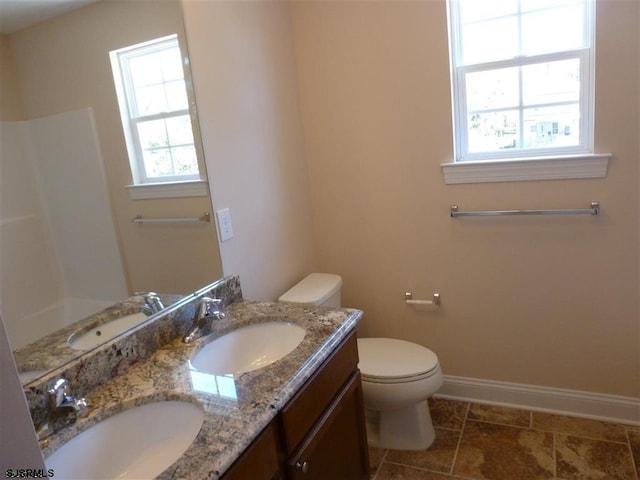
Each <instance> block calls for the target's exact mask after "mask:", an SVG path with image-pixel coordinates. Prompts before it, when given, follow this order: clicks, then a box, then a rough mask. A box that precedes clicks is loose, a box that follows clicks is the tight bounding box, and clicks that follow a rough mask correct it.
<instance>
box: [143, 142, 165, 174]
mask: <svg viewBox="0 0 640 480" xmlns="http://www.w3.org/2000/svg"><path fill="white" fill-rule="evenodd" d="M142 155H143V157H144V169H145V171H146V172H147V177H162V176H167V175H173V165H172V163H171V153H170V152H169V149H168V148H159V149H155V150H145V151H144V152H142Z"/></svg>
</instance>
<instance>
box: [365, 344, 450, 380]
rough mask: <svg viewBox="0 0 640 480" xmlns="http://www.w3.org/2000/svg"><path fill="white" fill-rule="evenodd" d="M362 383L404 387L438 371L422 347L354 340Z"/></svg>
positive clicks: (428, 351) (432, 359)
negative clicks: (391, 384)
mask: <svg viewBox="0 0 640 480" xmlns="http://www.w3.org/2000/svg"><path fill="white" fill-rule="evenodd" d="M358 353H359V357H360V363H359V364H358V368H360V372H361V374H362V380H363V381H365V382H372V383H407V382H414V381H419V380H423V379H425V378H428V377H430V376H432V375H435V374H436V373H437V372H438V371H439V365H438V357H437V356H436V354H435V353H433V352H432V351H431V350H429V349H428V348H426V347H423V346H422V345H417V344H415V343H412V342H407V341H405V340H398V339H394V338H358Z"/></svg>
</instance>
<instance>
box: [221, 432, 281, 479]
mask: <svg viewBox="0 0 640 480" xmlns="http://www.w3.org/2000/svg"><path fill="white" fill-rule="evenodd" d="M276 425H277V424H276V422H271V423H270V424H269V426H267V428H265V429H264V430H263V431H262V433H261V434H260V435H259V436H258V438H256V439H255V440H254V442H253V443H252V444H251V445H250V446H249V448H247V449H246V450H245V451H244V453H243V454H242V455H241V456H240V458H238V460H237V461H236V462H235V463H234V464H233V465H232V466H231V467H230V468H229V470H227V471H226V472H225V474H224V475H223V476H222V478H223V480H247V479H251V480H274V479H280V478H282V476H281V470H280V465H281V462H282V457H281V455H280V451H279V449H278V442H279V440H278V429H277V426H276Z"/></svg>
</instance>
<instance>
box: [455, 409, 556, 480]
mask: <svg viewBox="0 0 640 480" xmlns="http://www.w3.org/2000/svg"><path fill="white" fill-rule="evenodd" d="M453 473H454V474H455V475H461V476H464V477H470V478H474V479H483V480H506V479H509V480H511V479H514V480H515V479H517V480H525V479H526V480H551V479H553V478H554V457H553V435H552V434H551V433H548V432H541V431H534V430H529V429H526V428H519V427H510V426H504V425H495V424H490V423H484V422H475V421H472V420H467V422H466V423H465V427H464V430H463V431H462V438H461V440H460V447H459V448H458V455H457V457H456V462H455V465H454V469H453Z"/></svg>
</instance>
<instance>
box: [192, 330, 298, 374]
mask: <svg viewBox="0 0 640 480" xmlns="http://www.w3.org/2000/svg"><path fill="white" fill-rule="evenodd" d="M304 335H305V329H304V328H302V327H300V326H298V325H296V324H294V323H289V322H265V323H257V324H254V325H249V326H246V327H241V328H238V329H237V330H233V331H231V332H229V333H227V334H226V335H223V336H221V337H219V338H216V339H215V340H213V341H211V342H210V343H207V344H206V345H205V346H204V347H203V348H202V349H201V350H199V351H198V352H196V354H195V355H194V356H193V357H192V358H191V361H190V363H191V367H192V368H193V369H195V370H197V371H199V372H204V373H210V374H214V375H224V374H240V373H244V372H250V371H251V370H257V369H259V368H263V367H266V366H267V365H270V364H272V363H273V362H275V361H276V360H279V359H281V358H282V357H284V356H285V355H287V354H288V353H290V352H291V351H292V350H293V349H295V348H296V347H297V346H298V345H299V344H300V342H302V339H303V338H304Z"/></svg>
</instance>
